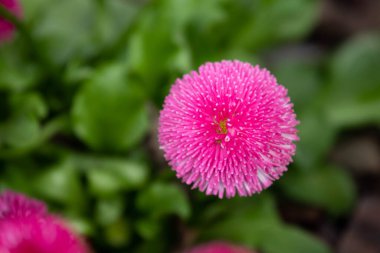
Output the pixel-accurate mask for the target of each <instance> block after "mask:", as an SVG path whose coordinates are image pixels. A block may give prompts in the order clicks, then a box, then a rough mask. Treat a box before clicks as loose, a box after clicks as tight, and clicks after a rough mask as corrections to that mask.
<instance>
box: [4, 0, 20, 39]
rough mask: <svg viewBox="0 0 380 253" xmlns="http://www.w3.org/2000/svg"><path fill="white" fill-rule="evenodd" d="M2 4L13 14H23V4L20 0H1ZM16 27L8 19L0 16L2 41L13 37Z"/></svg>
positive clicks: (18, 15)
mask: <svg viewBox="0 0 380 253" xmlns="http://www.w3.org/2000/svg"><path fill="white" fill-rule="evenodd" d="M0 5H2V6H3V7H5V8H6V9H7V10H8V11H9V12H11V13H12V14H13V15H15V16H17V17H20V16H21V5H20V3H19V1H18V0H0ZM14 29H15V27H14V25H13V24H12V23H11V22H9V21H8V20H6V19H4V18H2V17H1V16H0V42H1V41H4V40H8V39H10V38H11V37H12V34H13V31H14Z"/></svg>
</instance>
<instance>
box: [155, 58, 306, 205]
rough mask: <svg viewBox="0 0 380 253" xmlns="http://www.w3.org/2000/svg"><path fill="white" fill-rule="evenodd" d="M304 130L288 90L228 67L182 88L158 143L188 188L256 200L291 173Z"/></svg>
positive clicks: (186, 81) (210, 70)
mask: <svg viewBox="0 0 380 253" xmlns="http://www.w3.org/2000/svg"><path fill="white" fill-rule="evenodd" d="M297 124H298V121H297V120H296V115H295V114H294V111H293V104H292V103H291V102H290V99H289V97H288V96H287V90H286V88H284V87H283V86H282V85H279V84H278V83H277V81H276V78H275V77H274V76H273V75H271V74H270V73H269V71H267V70H266V69H261V68H260V67H259V66H255V67H253V66H252V65H250V64H249V63H243V62H240V61H222V62H216V63H206V64H204V65H202V66H201V67H200V68H199V70H198V72H195V71H192V72H191V73H190V74H186V75H184V76H183V77H182V79H177V80H176V82H175V84H174V85H173V86H172V88H171V91H170V94H169V95H168V96H167V97H166V99H165V103H164V107H163V109H162V111H161V114H160V119H159V133H158V139H159V143H160V146H161V148H162V149H163V151H164V154H165V158H166V159H167V160H168V161H169V164H170V165H171V166H172V168H173V169H174V170H175V171H176V173H177V177H179V178H182V180H183V181H184V182H185V183H186V184H192V185H193V188H199V189H200V190H201V191H205V192H206V194H207V195H211V194H212V195H218V196H219V197H220V198H223V196H224V194H225V195H226V196H227V197H228V198H230V197H233V196H235V194H236V193H238V194H239V195H240V196H250V195H252V194H254V193H256V192H260V191H261V190H263V189H265V188H267V187H269V186H270V185H271V184H272V182H273V181H274V180H276V179H278V178H279V177H280V176H281V175H282V173H283V172H284V171H286V170H287V165H288V164H289V163H290V162H291V161H292V156H293V155H294V153H295V149H296V147H295V145H294V144H293V141H296V140H298V137H297V130H296V128H295V126H296V125H297Z"/></svg>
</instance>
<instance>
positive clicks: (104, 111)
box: [72, 65, 148, 151]
mask: <svg viewBox="0 0 380 253" xmlns="http://www.w3.org/2000/svg"><path fill="white" fill-rule="evenodd" d="M72 117H73V125H74V130H75V133H76V134H77V135H78V137H79V138H81V139H82V140H83V141H84V142H86V143H87V144H88V145H89V146H91V147H92V148H93V149H96V150H116V151H120V150H126V149H129V148H131V147H132V146H133V145H135V144H136V143H138V142H139V141H140V140H141V138H142V137H143V136H144V134H145V132H146V130H147V128H148V112H147V107H146V105H145V103H144V99H143V98H142V95H141V90H140V88H139V87H137V86H136V85H135V84H134V83H132V82H131V81H130V80H128V79H127V75H126V70H125V67H124V66H123V65H109V66H106V67H102V68H100V69H99V70H98V71H97V72H96V73H95V74H94V75H93V77H92V78H91V79H90V80H89V81H88V82H87V83H86V84H85V85H84V86H83V87H82V89H81V90H80V91H79V92H78V93H77V95H76V97H75V101H74V105H73V109H72Z"/></svg>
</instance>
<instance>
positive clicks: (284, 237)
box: [261, 226, 332, 253]
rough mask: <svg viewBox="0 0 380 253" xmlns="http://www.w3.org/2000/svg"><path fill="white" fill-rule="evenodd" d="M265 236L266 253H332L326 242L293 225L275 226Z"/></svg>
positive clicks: (263, 246)
mask: <svg viewBox="0 0 380 253" xmlns="http://www.w3.org/2000/svg"><path fill="white" fill-rule="evenodd" d="M267 232H268V233H267V234H266V236H265V239H264V241H265V242H263V244H262V247H261V248H262V250H263V252H265V253H304V252H307V253H332V251H331V249H329V248H328V246H327V245H326V244H324V243H323V242H322V241H320V240H319V239H317V238H314V237H313V236H311V235H309V234H308V233H307V232H305V231H302V230H300V229H297V228H295V227H291V226H278V227H273V228H271V229H270V230H269V231H267Z"/></svg>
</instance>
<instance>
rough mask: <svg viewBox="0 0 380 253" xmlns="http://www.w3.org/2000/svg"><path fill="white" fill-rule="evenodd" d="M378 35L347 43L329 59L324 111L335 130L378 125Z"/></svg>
mask: <svg viewBox="0 0 380 253" xmlns="http://www.w3.org/2000/svg"><path fill="white" fill-rule="evenodd" d="M378 66H380V35H379V34H378V33H375V34H367V35H361V36H358V37H355V38H353V39H352V40H350V41H348V42H347V43H346V44H345V45H344V46H343V47H342V48H341V49H339V50H338V52H337V53H336V54H335V56H334V57H333V59H332V63H331V70H330V71H331V87H330V90H329V93H328V96H327V97H328V99H327V102H326V106H325V110H326V114H327V116H328V119H329V121H330V122H331V123H332V124H334V125H335V126H336V127H345V126H347V125H350V126H352V125H360V124H368V123H379V122H380V113H379V111H380V104H379V100H380V72H379V70H378Z"/></svg>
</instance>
